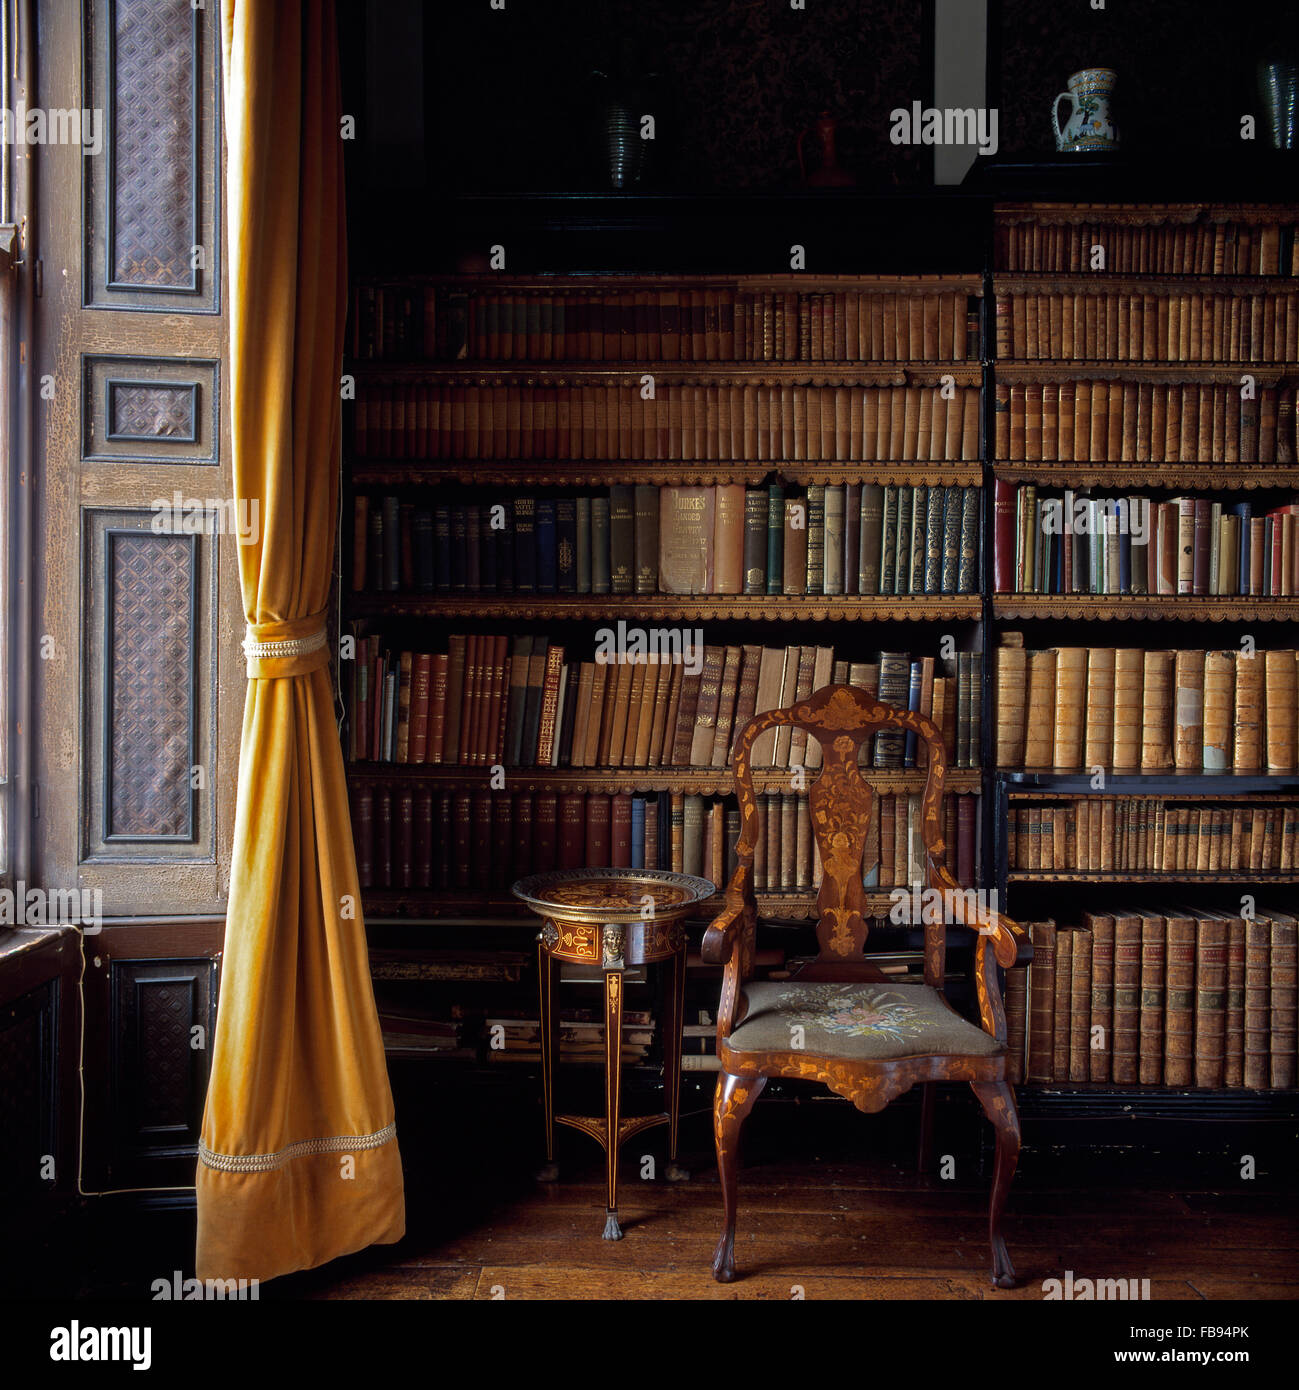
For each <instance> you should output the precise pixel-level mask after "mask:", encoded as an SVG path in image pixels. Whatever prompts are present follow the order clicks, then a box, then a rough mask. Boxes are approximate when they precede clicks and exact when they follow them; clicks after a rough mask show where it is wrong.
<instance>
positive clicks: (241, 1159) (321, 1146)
mask: <svg viewBox="0 0 1299 1390" xmlns="http://www.w3.org/2000/svg"><path fill="white" fill-rule="evenodd" d="M396 1135H397V1124H396V1121H394V1122H393V1123H392V1124H389V1125H384V1127H383V1128H382V1129H380V1130H376V1131H375V1132H374V1133H373V1134H335V1135H332V1136H331V1137H330V1138H328V1139H300V1140H299V1141H298V1142H297V1143H296V1144H287V1145H286V1146H285V1147H284V1148H282V1149H279V1150H278V1151H277V1152H275V1153H270V1154H219V1153H214V1152H213V1151H212V1150H211V1149H209V1148H208V1146H207V1145H206V1144H204V1143H203V1141H202V1140H200V1141H199V1146H198V1156H199V1159H200V1161H201V1162H203V1163H205V1164H207V1166H208V1167H209V1168H217V1169H220V1170H221V1172H223V1173H266V1172H270V1171H271V1170H272V1169H275V1168H283V1167H284V1165H285V1164H286V1163H288V1162H290V1161H291V1160H292V1159H295V1158H303V1157H305V1156H306V1155H308V1154H328V1153H350V1152H351V1151H352V1150H353V1149H377V1148H380V1147H382V1145H384V1144H386V1143H387V1142H388V1141H389V1140H390V1139H394V1138H396Z"/></svg>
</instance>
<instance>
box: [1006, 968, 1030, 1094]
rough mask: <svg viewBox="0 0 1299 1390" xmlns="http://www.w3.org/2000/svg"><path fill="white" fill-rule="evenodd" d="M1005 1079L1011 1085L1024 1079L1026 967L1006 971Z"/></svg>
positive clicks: (1026, 1039)
mask: <svg viewBox="0 0 1299 1390" xmlns="http://www.w3.org/2000/svg"><path fill="white" fill-rule="evenodd" d="M1006 1047H1007V1049H1008V1052H1009V1056H1008V1057H1007V1058H1006V1079H1007V1080H1008V1081H1009V1082H1010V1084H1011V1085H1012V1086H1018V1085H1019V1084H1020V1083H1021V1082H1022V1081H1023V1080H1024V1063H1025V1059H1026V1056H1027V1050H1028V968H1027V967H1026V966H1021V967H1019V968H1018V969H1016V970H1007V971H1006Z"/></svg>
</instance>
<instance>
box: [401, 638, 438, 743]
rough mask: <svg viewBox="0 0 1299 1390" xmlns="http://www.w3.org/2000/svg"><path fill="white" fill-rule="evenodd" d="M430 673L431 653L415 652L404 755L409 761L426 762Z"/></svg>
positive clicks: (431, 671) (431, 667) (431, 665)
mask: <svg viewBox="0 0 1299 1390" xmlns="http://www.w3.org/2000/svg"><path fill="white" fill-rule="evenodd" d="M432 674H433V657H432V654H431V653H429V652H416V653H415V656H414V658H413V660H412V664H411V673H410V734H409V741H408V744H407V757H406V761H407V762H410V763H425V762H428V723H429V694H430V687H431V684H432ZM444 693H445V692H444Z"/></svg>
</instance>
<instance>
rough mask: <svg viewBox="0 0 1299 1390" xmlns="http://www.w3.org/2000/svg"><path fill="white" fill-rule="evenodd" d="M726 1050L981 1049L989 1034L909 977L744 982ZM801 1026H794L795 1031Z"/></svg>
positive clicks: (872, 1053)
mask: <svg viewBox="0 0 1299 1390" xmlns="http://www.w3.org/2000/svg"><path fill="white" fill-rule="evenodd" d="M744 992H745V995H746V996H747V998H748V1001H749V1007H748V1012H747V1014H746V1015H745V1018H744V1022H743V1023H741V1024H739V1025H738V1026H737V1027H736V1028H735V1030H734V1031H733V1032H732V1034H731V1037H730V1043H729V1045H730V1048H731V1050H732V1051H733V1052H790V1051H804V1052H811V1053H815V1054H817V1055H818V1056H823V1057H859V1058H881V1059H883V1058H894V1057H915V1056H927V1055H929V1054H930V1053H938V1054H942V1055H944V1056H957V1057H961V1056H975V1057H986V1056H990V1055H992V1054H993V1053H996V1052H999V1051H1001V1046H1000V1044H999V1043H998V1042H997V1040H996V1039H995V1038H992V1037H990V1036H989V1035H988V1034H987V1033H985V1032H984V1031H983V1029H982V1028H977V1027H976V1026H975V1025H974V1024H973V1023H968V1022H967V1021H966V1020H965V1019H963V1018H962V1017H961V1016H960V1015H959V1014H957V1013H954V1012H953V1011H952V1009H951V1008H949V1007H948V1005H947V1004H946V1003H945V1001H944V1000H943V998H942V996H941V995H940V994H939V992H938V991H937V990H936V989H933V988H931V987H930V986H929V985H922V984H909V983H898V984H893V983H885V984H879V983H874V982H871V983H860V984H857V983H836V984H799V983H798V982H797V981H795V980H788V981H786V980H781V981H767V982H765V983H761V982H760V983H752V982H751V983H749V984H747V985H746V986H745V991H744ZM800 1030H801V1031H800Z"/></svg>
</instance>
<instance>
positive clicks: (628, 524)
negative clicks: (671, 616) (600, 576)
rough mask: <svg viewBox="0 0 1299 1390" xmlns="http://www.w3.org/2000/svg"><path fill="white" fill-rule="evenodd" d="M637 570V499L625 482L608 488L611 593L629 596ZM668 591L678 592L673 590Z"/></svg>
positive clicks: (633, 490) (631, 488) (632, 489)
mask: <svg viewBox="0 0 1299 1390" xmlns="http://www.w3.org/2000/svg"><path fill="white" fill-rule="evenodd" d="M635 570H636V496H635V489H634V488H633V487H631V486H630V485H629V484H626V483H614V484H613V485H612V486H611V487H610V488H609V583H610V593H614V594H630V593H632V592H633V589H634V580H635ZM669 592H673V593H676V592H679V591H678V590H671V591H669Z"/></svg>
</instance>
